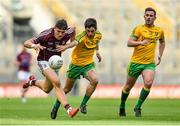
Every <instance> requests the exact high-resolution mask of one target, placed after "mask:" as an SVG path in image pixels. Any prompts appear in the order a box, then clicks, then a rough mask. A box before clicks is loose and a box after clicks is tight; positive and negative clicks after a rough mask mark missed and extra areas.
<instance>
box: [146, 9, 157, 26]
mask: <svg viewBox="0 0 180 126" xmlns="http://www.w3.org/2000/svg"><path fill="white" fill-rule="evenodd" d="M144 19H145V23H146V25H148V26H152V25H154V21H155V19H156V16H155V14H154V11H146V12H145V14H144Z"/></svg>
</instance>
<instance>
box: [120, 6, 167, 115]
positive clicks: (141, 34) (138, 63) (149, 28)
mask: <svg viewBox="0 0 180 126" xmlns="http://www.w3.org/2000/svg"><path fill="white" fill-rule="evenodd" d="M144 19H145V24H144V25H139V26H137V27H135V28H134V30H133V32H132V34H131V36H130V38H129V40H128V46H129V47H133V48H134V53H133V55H132V58H131V61H130V63H129V66H128V75H127V80H126V83H125V85H124V87H123V90H122V94H121V104H120V110H119V116H126V112H125V103H126V100H127V97H128V95H129V93H130V90H131V88H132V87H133V86H134V84H135V82H136V80H137V78H138V77H139V75H142V77H143V80H144V87H143V88H142V90H141V93H140V97H139V99H138V101H137V103H136V105H135V108H134V111H135V116H136V117H140V116H141V106H142V104H143V102H144V101H145V100H146V98H147V96H148V94H149V92H150V89H151V86H152V84H153V80H154V76H155V68H156V65H159V64H160V62H161V58H162V55H163V51H164V48H165V40H164V32H163V30H162V29H161V28H159V27H157V26H155V25H154V21H155V19H156V11H155V10H154V9H153V8H150V7H148V8H146V9H145V13H144ZM158 40H159V54H158V61H157V63H156V64H155V57H156V55H155V49H156V45H157V41H158Z"/></svg>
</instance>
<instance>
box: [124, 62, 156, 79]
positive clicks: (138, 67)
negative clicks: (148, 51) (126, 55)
mask: <svg viewBox="0 0 180 126" xmlns="http://www.w3.org/2000/svg"><path fill="white" fill-rule="evenodd" d="M155 68H156V65H155V64H154V63H151V64H138V63H133V62H130V63H129V65H128V69H127V73H128V75H129V76H131V77H135V78H138V77H139V75H140V74H141V73H142V71H143V70H145V69H149V70H153V71H155Z"/></svg>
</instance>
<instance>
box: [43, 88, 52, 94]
mask: <svg viewBox="0 0 180 126" xmlns="http://www.w3.org/2000/svg"><path fill="white" fill-rule="evenodd" d="M43 91H44V92H46V93H47V94H48V93H49V92H50V91H51V88H44V89H43Z"/></svg>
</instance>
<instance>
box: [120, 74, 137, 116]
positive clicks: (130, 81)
mask: <svg viewBox="0 0 180 126" xmlns="http://www.w3.org/2000/svg"><path fill="white" fill-rule="evenodd" d="M136 80H137V78H136V77H131V76H129V75H128V76H127V80H126V83H125V85H124V87H123V89H122V92H121V103H120V109H119V116H126V112H125V105H126V100H127V98H128V96H129V93H130V90H131V89H132V87H133V86H134V84H135V82H136Z"/></svg>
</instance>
